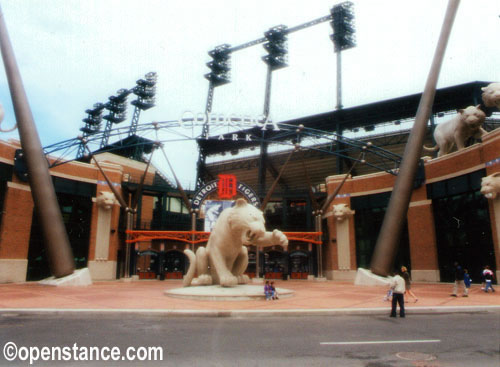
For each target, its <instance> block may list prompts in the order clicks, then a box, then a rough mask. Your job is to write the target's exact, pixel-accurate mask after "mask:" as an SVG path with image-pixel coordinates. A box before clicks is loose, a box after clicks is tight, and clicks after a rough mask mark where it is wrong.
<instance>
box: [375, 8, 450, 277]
mask: <svg viewBox="0 0 500 367" xmlns="http://www.w3.org/2000/svg"><path fill="white" fill-rule="evenodd" d="M459 3H460V0H450V1H449V2H448V8H447V10H446V15H445V18H444V22H443V26H442V28H441V35H440V37H439V40H438V44H437V46H436V51H435V53H434V59H433V61H432V65H431V69H430V71H429V76H428V77H427V82H426V85H425V88H424V92H423V93H422V97H421V99H420V103H419V106H418V109H417V115H416V117H415V123H414V125H413V128H412V130H411V133H410V136H409V137H408V142H407V143H406V148H405V152H404V154H403V159H402V161H401V164H400V166H399V174H398V177H397V178H396V182H395V184H394V189H393V190H392V194H391V198H390V200H389V206H388V208H387V212H386V214H385V217H384V221H383V223H382V228H381V229H380V234H379V236H378V239H377V244H376V245H375V251H374V253H373V257H372V261H371V266H370V268H371V271H372V272H373V273H374V274H377V275H381V276H386V275H388V274H389V273H390V271H391V267H392V266H393V264H394V259H395V258H396V254H397V250H398V242H399V238H400V235H401V230H402V228H403V224H404V221H405V220H406V214H407V212H408V205H409V203H410V198H411V192H412V187H413V180H414V178H415V173H416V171H417V167H418V161H419V159H420V154H421V152H422V145H423V143H424V138H425V133H426V130H427V122H428V121H429V117H430V115H431V112H432V104H433V101H434V95H435V94H436V85H437V80H438V76H439V71H440V69H441V65H442V63H443V58H444V53H445V50H446V45H447V43H448V39H449V36H450V33H451V28H452V26H453V21H454V19H455V15H456V13H457V9H458V5H459Z"/></svg>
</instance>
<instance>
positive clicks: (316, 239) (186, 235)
mask: <svg viewBox="0 0 500 367" xmlns="http://www.w3.org/2000/svg"><path fill="white" fill-rule="evenodd" d="M125 233H127V234H128V235H129V239H128V240H126V242H127V243H136V242H149V241H152V240H173V241H180V242H186V243H191V244H197V243H203V242H207V241H208V237H209V236H210V232H202V231H131V230H126V231H125ZM283 233H284V234H285V236H286V237H287V238H288V241H301V242H307V243H314V244H316V245H321V243H322V242H321V235H322V233H321V232H283Z"/></svg>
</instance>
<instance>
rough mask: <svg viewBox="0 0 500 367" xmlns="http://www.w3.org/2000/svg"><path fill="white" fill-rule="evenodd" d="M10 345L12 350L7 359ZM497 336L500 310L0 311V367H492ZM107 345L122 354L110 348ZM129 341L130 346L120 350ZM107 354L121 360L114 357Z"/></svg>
mask: <svg viewBox="0 0 500 367" xmlns="http://www.w3.org/2000/svg"><path fill="white" fill-rule="evenodd" d="M12 343H14V344H15V347H16V352H17V357H16V358H15V359H14V360H13V361H12V362H8V361H7V360H6V359H5V358H6V353H7V354H9V353H12V352H13V349H12V348H13V344H12ZM499 343H500V313H498V312H471V313H452V314H428V315H408V316H407V317H406V318H405V319H401V318H395V319H394V318H389V317H387V316H380V315H376V316H366V315H363V316H361V315H360V316H313V317H309V316H307V317H306V316H293V317H292V316H289V317H255V318H248V317H244V318H235V317H231V318H225V317H165V316H163V317H161V316H138V315H106V316H104V315H85V314H80V315H67V314H58V315H42V314H18V313H2V314H0V347H1V348H2V349H3V353H2V355H0V365H1V366H4V365H5V366H7V365H8V366H12V365H16V366H17V365H24V366H26V365H29V358H30V357H31V359H32V360H33V365H34V366H52V365H64V366H73V365H79V366H108V365H116V366H122V365H127V366H156V365H162V366H342V367H344V366H345V367H351V366H352V367H354V366H356V367H358V366H362V367H400V366H412V367H414V366H417V367H445V366H447V367H448V366H453V367H461V366H463V367H471V366H481V367H490V366H491V367H498V366H499V365H500V352H499V345H500V344H499ZM35 347H36V348H35ZM43 347H46V348H45V352H46V353H49V352H50V353H54V356H55V357H59V358H60V359H61V360H62V362H59V363H55V362H54V361H50V360H48V361H45V362H44V361H42V359H43V358H48V357H50V355H49V354H45V355H42V353H44V348H43ZM91 347H99V348H100V349H99V353H100V358H109V360H107V361H102V359H100V360H99V361H98V362H96V361H95V359H96V357H95V355H96V354H94V357H93V358H94V361H85V362H82V361H76V360H75V359H76V358H78V359H79V360H81V359H85V358H87V359H88V358H89V357H90V355H91V351H90V349H91ZM104 347H108V348H109V349H106V348H104ZM113 347H117V348H119V352H120V355H119V356H118V354H111V353H112V352H113ZM130 347H133V348H135V349H133V350H132V353H130V354H129V355H127V356H126V355H125V353H126V351H127V350H128V348H130ZM151 347H160V349H161V353H162V359H163V360H162V361H157V362H154V361H138V360H139V359H143V358H146V357H147V355H148V353H149V352H151V356H154V353H153V352H154V350H152V349H150V350H147V348H151ZM30 348H31V350H30ZM63 348H66V350H64V349H63ZM117 348H115V350H114V351H115V352H116V353H118V349H117ZM37 350H38V355H37ZM96 350H97V349H96ZM156 352H157V353H156V355H157V357H158V358H159V357H160V351H159V350H157V351H156ZM57 353H59V356H58V354H57ZM73 353H74V354H73ZM94 353H97V352H96V351H94ZM9 355H10V356H11V354H9ZM75 356H76V358H75ZM129 356H131V357H135V360H134V361H129V360H127V357H129ZM35 357H37V358H36V359H37V360H35ZM65 357H66V358H65ZM113 357H115V358H118V361H117V362H111V359H112V358H113ZM21 359H23V360H21Z"/></svg>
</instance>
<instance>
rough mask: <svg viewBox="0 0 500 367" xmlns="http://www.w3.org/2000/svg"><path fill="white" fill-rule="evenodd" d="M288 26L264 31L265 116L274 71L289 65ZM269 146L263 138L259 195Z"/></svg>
mask: <svg viewBox="0 0 500 367" xmlns="http://www.w3.org/2000/svg"><path fill="white" fill-rule="evenodd" d="M287 34H288V28H287V26H285V25H278V26H276V27H273V28H271V29H269V30H268V31H267V32H265V33H264V37H265V40H266V41H265V43H264V45H263V47H264V49H265V50H266V51H267V52H268V54H267V55H265V56H263V57H262V60H263V61H264V62H265V63H266V64H267V75H266V93H265V97H264V112H263V115H264V118H265V119H266V120H267V119H268V118H269V110H270V105H271V82H272V76H273V71H275V70H278V69H282V68H284V67H286V66H288V42H287V41H288V36H287ZM265 134H266V132H265V131H262V137H263V138H265ZM267 146H268V144H267V143H266V142H265V139H262V142H261V144H260V159H259V178H258V180H259V196H261V197H264V196H265V189H266V187H265V186H266V171H267V167H266V162H267Z"/></svg>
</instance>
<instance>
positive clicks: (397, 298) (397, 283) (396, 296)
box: [390, 271, 406, 317]
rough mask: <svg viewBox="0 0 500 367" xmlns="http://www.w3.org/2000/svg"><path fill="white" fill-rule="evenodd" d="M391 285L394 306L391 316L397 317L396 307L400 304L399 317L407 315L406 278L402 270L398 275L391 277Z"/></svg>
mask: <svg viewBox="0 0 500 367" xmlns="http://www.w3.org/2000/svg"><path fill="white" fill-rule="evenodd" d="M390 286H391V289H392V308H391V315H390V316H391V317H396V308H397V305H398V304H399V317H405V296H404V294H405V290H406V288H405V280H404V279H403V277H402V276H401V271H398V273H397V274H396V276H394V277H393V278H392V279H391V282H390Z"/></svg>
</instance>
